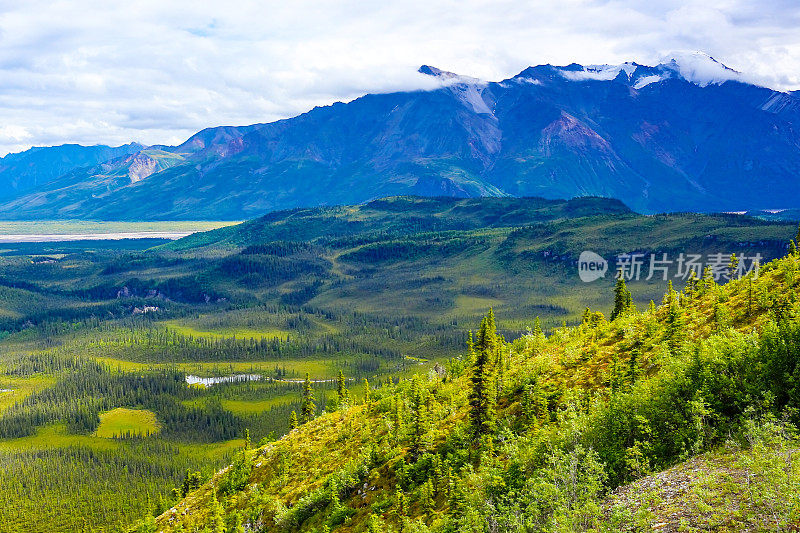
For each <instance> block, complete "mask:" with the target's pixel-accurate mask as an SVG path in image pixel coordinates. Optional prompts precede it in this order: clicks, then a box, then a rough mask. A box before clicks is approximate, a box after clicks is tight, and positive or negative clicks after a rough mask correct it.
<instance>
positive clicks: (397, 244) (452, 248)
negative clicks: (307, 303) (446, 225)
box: [340, 236, 488, 264]
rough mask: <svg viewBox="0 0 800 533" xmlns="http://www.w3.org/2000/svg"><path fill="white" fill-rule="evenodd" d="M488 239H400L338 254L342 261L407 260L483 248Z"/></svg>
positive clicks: (437, 256) (439, 256)
mask: <svg viewBox="0 0 800 533" xmlns="http://www.w3.org/2000/svg"><path fill="white" fill-rule="evenodd" d="M487 246H488V239H485V238H482V237H477V236H476V237H473V236H471V237H468V238H467V237H452V238H447V239H441V240H440V239H435V238H430V239H425V240H423V239H420V238H414V239H402V240H394V241H390V242H380V243H374V244H367V245H364V246H362V247H360V248H357V249H355V250H353V251H350V252H347V253H344V254H342V255H341V256H340V258H341V259H342V260H343V261H351V262H359V263H370V264H372V263H382V262H386V261H408V260H415V259H421V258H424V257H431V256H435V257H436V258H444V257H447V256H450V255H453V254H458V253H461V252H463V251H465V250H468V249H476V248H485V247H487Z"/></svg>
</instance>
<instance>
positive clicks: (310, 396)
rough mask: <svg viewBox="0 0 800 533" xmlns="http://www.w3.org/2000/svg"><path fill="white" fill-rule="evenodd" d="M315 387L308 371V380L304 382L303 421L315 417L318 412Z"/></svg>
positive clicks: (301, 412) (301, 413)
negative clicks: (315, 401) (315, 402)
mask: <svg viewBox="0 0 800 533" xmlns="http://www.w3.org/2000/svg"><path fill="white" fill-rule="evenodd" d="M314 399H315V398H314V389H313V388H312V387H311V377H310V376H309V374H308V372H306V380H305V382H304V383H303V406H302V409H301V411H300V416H301V417H302V420H303V423H304V424H305V423H306V422H308V421H309V420H311V419H313V418H314V415H315V414H316V412H317V406H316V405H315V404H314Z"/></svg>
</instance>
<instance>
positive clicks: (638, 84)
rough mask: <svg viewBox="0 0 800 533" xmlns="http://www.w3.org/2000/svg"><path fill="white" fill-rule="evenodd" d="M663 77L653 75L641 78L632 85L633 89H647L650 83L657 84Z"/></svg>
mask: <svg viewBox="0 0 800 533" xmlns="http://www.w3.org/2000/svg"><path fill="white" fill-rule="evenodd" d="M663 79H664V77H663V76H661V75H659V74H653V75H652V76H643V77H641V78H639V79H638V80H636V83H634V84H633V88H634V89H637V90H638V89H641V88H642V87H647V86H648V85H650V84H651V83H658V82H660V81H661V80H663Z"/></svg>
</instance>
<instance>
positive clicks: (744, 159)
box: [0, 55, 800, 219]
mask: <svg viewBox="0 0 800 533" xmlns="http://www.w3.org/2000/svg"><path fill="white" fill-rule="evenodd" d="M420 73H421V75H425V76H433V77H435V78H436V79H437V80H439V82H440V85H441V87H440V88H438V89H436V90H428V91H415V92H403V93H391V94H370V95H366V96H364V97H361V98H358V99H356V100H354V101H352V102H349V103H347V104H343V103H336V104H333V105H331V106H326V107H319V108H315V109H313V110H311V111H309V112H307V113H304V114H302V115H299V116H297V117H294V118H291V119H287V120H281V121H278V122H274V123H270V124H256V125H253V126H247V127H224V128H212V129H209V130H204V131H203V132H200V133H198V134H197V135H195V136H194V137H192V138H191V139H189V140H188V141H187V142H186V143H184V144H182V145H180V146H178V147H156V148H157V149H158V150H161V151H164V152H169V153H172V154H174V155H175V157H176V158H178V160H176V161H175V163H176V164H174V165H171V166H169V167H164V168H161V167H157V166H154V165H152V163H151V164H150V167H149V168H151V169H152V173H149V174H147V175H146V176H144V175H142V179H137V180H127V181H125V180H120V181H113V182H110V181H109V180H108V174H109V172H110V173H112V174H114V175H130V174H131V167H132V165H134V163H135V161H133V160H130V159H128V158H122V159H119V160H117V161H115V162H114V163H113V164H112V165H110V166H109V165H104V166H102V167H95V168H91V169H81V170H78V171H76V172H73V173H72V174H70V175H69V176H68V177H66V178H65V179H62V180H59V181H58V182H56V183H54V184H52V185H50V186H46V187H43V188H40V189H38V190H37V191H36V192H35V193H32V194H29V195H23V196H21V197H18V198H15V199H14V200H13V201H9V202H6V203H4V204H2V205H0V215H1V216H5V217H19V218H42V217H51V218H52V217H73V218H81V217H83V218H100V219H125V218H127V219H180V218H197V217H200V218H213V219H242V218H249V217H254V216H258V215H260V214H263V213H264V212H266V211H272V210H278V209H287V208H294V207H300V206H316V205H332V204H354V203H361V202H366V201H370V200H373V199H376V198H380V197H384V196H389V195H402V194H415V195H423V196H442V195H446V196H456V197H473V196H504V195H512V196H542V197H545V198H551V199H552V198H572V197H575V196H581V195H600V196H607V197H612V198H617V199H620V200H622V201H623V202H625V203H626V204H627V205H629V206H631V208H633V209H635V210H637V211H640V212H646V213H651V212H663V211H683V210H692V211H704V212H709V211H746V210H762V209H778V208H796V207H798V205H797V203H798V202H799V201H800V200H798V197H797V195H796V194H795V189H796V186H797V176H798V175H800V99H798V97H797V95H796V94H795V93H781V92H776V91H773V90H770V89H767V88H763V87H758V86H755V85H751V84H748V83H746V78H745V77H744V76H743V75H740V74H739V73H737V72H735V71H732V70H730V69H728V68H727V67H724V66H723V65H721V64H719V63H717V62H716V61H714V60H713V59H712V58H709V57H707V56H702V55H690V56H683V57H678V58H673V59H670V60H667V61H665V62H664V63H662V64H660V65H657V66H655V67H649V66H644V65H637V64H635V63H626V64H623V65H617V66H609V65H604V66H589V67H584V66H580V65H575V64H573V65H568V66H565V67H554V66H551V65H540V66H537V67H531V68H528V69H525V70H524V71H522V72H521V73H520V74H518V75H517V76H514V77H513V78H510V79H508V80H504V81H501V82H484V81H481V80H476V79H474V78H468V77H465V76H459V75H456V74H453V73H449V72H444V71H441V70H439V69H436V68H433V67H429V66H424V67H422V68H421V69H420ZM137 157H138V156H137ZM134 159H136V158H134Z"/></svg>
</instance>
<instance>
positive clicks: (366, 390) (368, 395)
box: [364, 378, 372, 404]
mask: <svg viewBox="0 0 800 533" xmlns="http://www.w3.org/2000/svg"><path fill="white" fill-rule="evenodd" d="M371 401H372V389H370V387H369V381H368V380H367V378H364V403H367V404H368V403H369V402H371Z"/></svg>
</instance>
